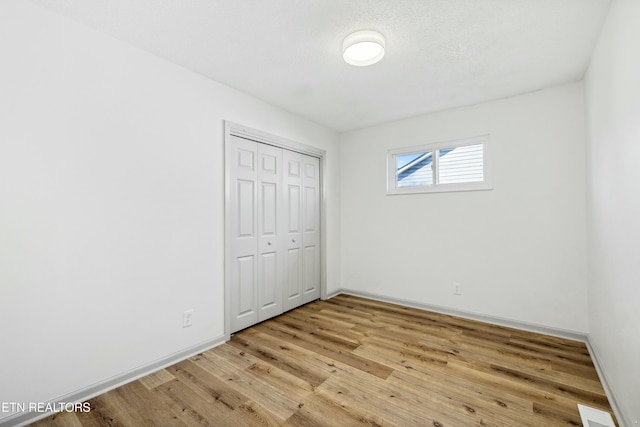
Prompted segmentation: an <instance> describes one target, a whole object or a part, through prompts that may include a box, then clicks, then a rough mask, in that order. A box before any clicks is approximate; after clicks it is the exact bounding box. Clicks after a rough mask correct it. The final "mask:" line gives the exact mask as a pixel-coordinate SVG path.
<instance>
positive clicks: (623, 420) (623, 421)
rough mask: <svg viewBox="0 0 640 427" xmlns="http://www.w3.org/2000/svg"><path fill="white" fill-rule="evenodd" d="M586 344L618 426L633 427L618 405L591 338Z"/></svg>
mask: <svg viewBox="0 0 640 427" xmlns="http://www.w3.org/2000/svg"><path fill="white" fill-rule="evenodd" d="M586 344H587V350H589V354H590V355H591V360H593V365H594V366H595V367H596V372H597V373H598V377H599V378H600V382H601V383H602V387H603V388H604V392H605V393H606V394H607V398H608V399H609V404H610V405H611V409H613V414H614V415H615V416H616V421H618V425H619V426H620V427H626V426H631V425H632V421H631V418H628V417H625V416H624V412H623V411H622V408H620V405H618V402H617V401H616V398H615V396H616V392H615V391H614V389H613V387H612V386H611V383H610V382H609V381H607V374H606V372H605V370H604V366H603V365H602V364H601V363H600V362H599V358H598V352H597V351H596V349H595V347H594V346H593V345H592V344H591V340H590V339H589V336H587V341H586Z"/></svg>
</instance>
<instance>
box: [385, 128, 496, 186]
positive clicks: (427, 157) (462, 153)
mask: <svg viewBox="0 0 640 427" xmlns="http://www.w3.org/2000/svg"><path fill="white" fill-rule="evenodd" d="M488 153H489V136H488V135H485V136H479V137H473V138H466V139H460V140H456V141H447V142H438V143H433V144H426V145H422V146H417V147H409V148H401V149H395V150H389V152H388V155H387V193H388V194H406V193H430V192H442V191H471V190H490V189H491V184H490V181H489V170H488V163H489V161H488V157H489V156H488Z"/></svg>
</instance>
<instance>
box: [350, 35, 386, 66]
mask: <svg viewBox="0 0 640 427" xmlns="http://www.w3.org/2000/svg"><path fill="white" fill-rule="evenodd" d="M383 56H384V36H383V35H382V34H380V33H379V32H377V31H371V30H364V31H356V32H355V33H352V34H349V35H348V36H347V38H345V39H344V41H343V42H342V57H343V58H344V60H345V61H346V62H347V63H348V64H351V65H356V66H359V67H363V66H365V65H373V64H375V63H376V62H378V61H380V60H381V59H382V57H383Z"/></svg>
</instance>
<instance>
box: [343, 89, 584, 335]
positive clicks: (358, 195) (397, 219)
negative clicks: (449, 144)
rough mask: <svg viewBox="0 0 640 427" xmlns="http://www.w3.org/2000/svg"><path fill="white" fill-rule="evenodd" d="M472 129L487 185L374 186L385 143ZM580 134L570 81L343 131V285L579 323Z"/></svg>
mask: <svg viewBox="0 0 640 427" xmlns="http://www.w3.org/2000/svg"><path fill="white" fill-rule="evenodd" d="M425 96H427V95H425ZM483 134H490V135H491V151H492V152H491V162H492V170H493V183H494V189H493V190H491V191H476V192H458V193H431V194H418V195H393V196H388V195H386V194H385V191H386V175H385V171H386V153H387V150H388V149H391V148H400V147H408V146H413V145H419V144H424V143H431V142H438V141H447V140H451V139H457V138H465V137H471V136H477V135H483ZM584 139H585V132H584V107H583V86H582V84H581V83H575V84H570V85H566V86H562V87H558V88H552V89H547V90H544V91H540V92H536V93H532V94H528V95H524V96H518V97H514V98H510V99H505V100H501V101H496V102H489V103H485V104H480V105H476V106H472V107H467V108H461V109H456V110H449V111H445V112H441V113H436V114H431V115H426V116H420V117H416V118H412V119H408V120H403V121H399V122H394V123H390V124H386V125H381V126H375V127H371V128H367V129H363V130H359V131H354V132H351V133H346V134H343V135H342V136H341V145H340V150H341V151H340V156H341V169H342V173H341V179H342V193H341V195H342V203H341V208H342V269H343V274H342V280H343V286H344V288H346V289H349V290H354V291H359V292H368V293H374V294H378V295H381V296H384V297H390V298H397V299H404V300H410V301H414V302H417V303H422V304H429V305H435V306H440V307H443V308H448V309H454V310H459V311H465V312H470V313H475V314H482V315H490V316H493V317H498V318H504V319H508V320H515V321H518V322H524V323H531V324H535V325H537V326H544V327H551V328H556V329H563V330H566V331H572V332H580V333H584V332H586V331H587V320H586V307H587V300H586V298H587V296H586V214H585V204H586V201H585V192H586V190H585V167H586V166H585V162H586V160H585V155H586V154H585V144H584ZM454 281H458V282H460V283H461V284H462V289H463V295H462V296H455V295H453V292H452V282H454Z"/></svg>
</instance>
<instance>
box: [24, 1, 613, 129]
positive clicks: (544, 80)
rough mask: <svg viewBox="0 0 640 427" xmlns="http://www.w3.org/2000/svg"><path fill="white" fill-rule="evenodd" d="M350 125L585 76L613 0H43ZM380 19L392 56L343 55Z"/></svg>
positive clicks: (336, 125) (301, 110) (305, 111)
mask: <svg viewBox="0 0 640 427" xmlns="http://www.w3.org/2000/svg"><path fill="white" fill-rule="evenodd" d="M32 2H33V3H36V4H39V5H41V6H44V7H46V8H48V9H51V10H53V11H56V12H59V13H61V14H63V15H66V16H68V17H70V18H72V19H74V20H76V21H80V22H82V23H84V24H86V25H88V26H90V27H93V28H95V29H97V30H100V31H102V32H105V33H108V34H110V35H112V36H114V37H116V38H118V39H121V40H124V41H126V42H129V43H131V44H132V45H135V46H137V47H139V48H142V49H144V50H146V51H149V52H152V53H155V54H157V55H159V56H161V57H164V58H166V59H168V60H170V61H172V62H175V63H177V64H180V65H182V66H184V67H186V68H189V69H191V70H194V71H196V72H198V73H200V74H203V75H205V76H207V77H210V78H211V79H214V80H216V81H218V82H221V83H224V84H226V85H228V86H231V87H233V88H236V89H239V90H241V91H243V92H245V93H248V94H251V95H253V96H255V97H257V98H261V99H263V100H265V101H267V102H269V103H271V104H273V105H276V106H279V107H281V108H283V109H285V110H288V111H291V112H293V113H296V114H298V115H300V116H303V117H306V118H308V119H310V120H312V121H314V122H317V123H320V124H323V125H326V126H328V127H329V128H332V129H334V130H336V131H339V132H342V131H347V130H352V129H357V128H361V127H365V126H370V125H375V124H379V123H383V122H387V121H392V120H397V119H401V118H405V117H410V116H415V115H419V114H424V113H429V112H433V111H438V110H443V109H447V108H452V107H457V106H461V105H469V104H474V103H478V102H483V101H488V100H492V99H498V98H504V97H508V96H513V95H517V94H522V93H527V92H531V91H535V90H539V89H542V88H545V87H549V86H554V85H559V84H563V83H567V82H572V81H577V80H580V79H582V77H583V75H584V73H585V71H586V67H587V63H588V60H589V56H590V54H591V51H592V50H593V48H594V45H595V42H596V40H597V37H598V34H599V33H600V29H601V27H602V24H603V21H604V18H605V16H606V13H607V11H608V8H609V0H269V1H266V0H32ZM362 29H374V30H377V31H379V32H381V33H382V34H384V36H385V37H386V40H387V43H386V46H387V48H386V55H385V57H384V58H383V60H382V61H381V62H379V63H378V64H375V65H373V66H370V67H353V66H350V65H348V64H346V63H345V62H343V60H342V52H341V46H342V40H343V39H344V37H346V36H347V35H348V34H349V33H351V32H353V31H357V30H362Z"/></svg>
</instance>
